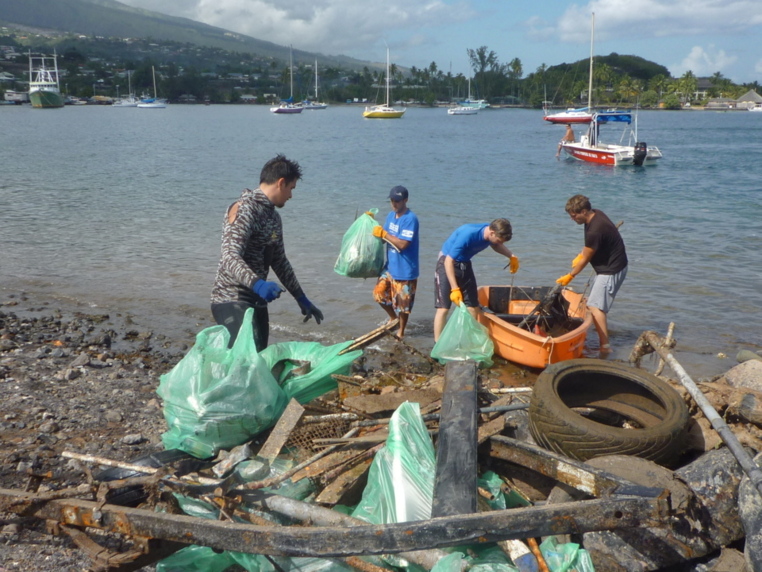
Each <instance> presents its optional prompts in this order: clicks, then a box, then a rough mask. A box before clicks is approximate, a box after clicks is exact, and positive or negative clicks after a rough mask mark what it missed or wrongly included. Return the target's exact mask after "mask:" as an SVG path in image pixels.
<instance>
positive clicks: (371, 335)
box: [338, 318, 400, 355]
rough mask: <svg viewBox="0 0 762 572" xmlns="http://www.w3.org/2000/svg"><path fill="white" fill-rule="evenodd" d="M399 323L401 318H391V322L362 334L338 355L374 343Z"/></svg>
mask: <svg viewBox="0 0 762 572" xmlns="http://www.w3.org/2000/svg"><path fill="white" fill-rule="evenodd" d="M399 323H400V319H399V318H395V319H394V320H391V321H390V322H387V323H385V324H384V325H383V326H379V327H378V328H376V329H375V330H372V331H370V332H368V333H367V334H364V335H362V336H360V337H359V338H356V339H355V340H354V342H353V343H352V344H351V345H349V346H347V347H345V348H344V349H343V350H341V351H340V352H339V353H338V355H343V354H346V353H349V352H351V351H354V350H359V349H361V348H364V347H365V346H367V345H368V344H372V343H373V342H375V341H376V340H377V339H379V338H380V337H382V336H384V335H386V332H388V331H389V330H392V329H394V328H396V327H397V326H399Z"/></svg>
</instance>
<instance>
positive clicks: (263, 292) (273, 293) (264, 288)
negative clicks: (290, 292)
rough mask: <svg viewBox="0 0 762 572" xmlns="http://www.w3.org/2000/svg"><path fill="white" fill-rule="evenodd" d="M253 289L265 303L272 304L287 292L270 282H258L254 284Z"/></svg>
mask: <svg viewBox="0 0 762 572" xmlns="http://www.w3.org/2000/svg"><path fill="white" fill-rule="evenodd" d="M251 289H252V290H254V293H255V294H256V295H257V296H259V297H260V298H262V299H263V300H264V301H265V302H272V301H273V300H275V299H276V298H278V297H279V296H280V293H281V292H285V290H284V289H283V288H281V287H280V286H278V285H277V284H276V283H275V282H268V281H267V280H257V281H256V282H254V286H252V287H251Z"/></svg>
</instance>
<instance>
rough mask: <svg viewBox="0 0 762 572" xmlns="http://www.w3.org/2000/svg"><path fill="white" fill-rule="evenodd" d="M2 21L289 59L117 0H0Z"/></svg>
mask: <svg viewBox="0 0 762 572" xmlns="http://www.w3.org/2000/svg"><path fill="white" fill-rule="evenodd" d="M0 21H2V22H4V23H6V24H7V25H11V26H12V25H18V26H26V27H31V28H37V29H44V30H51V31H55V32H59V33H78V34H83V35H92V36H108V37H119V38H145V39H149V38H151V39H156V40H167V41H175V42H183V43H190V44H195V45H201V46H208V47H212V48H220V49H224V50H228V51H232V52H252V53H255V54H257V55H260V56H263V57H269V58H273V59H279V60H288V58H289V47H288V46H280V45H278V44H275V43H273V42H268V41H265V40H259V39H257V38H253V37H251V36H246V35H244V34H239V33H237V32H232V31H230V30H225V29H224V28H218V27H215V26H210V25H208V24H203V23H201V22H196V21H195V20H190V19H188V18H180V17H177V16H168V15H165V14H161V13H159V12H153V11H151V10H145V9H142V8H133V7H132V6H127V5H126V4H122V3H121V2H118V1H116V0H0ZM293 54H294V60H295V62H296V63H298V62H300V61H302V62H304V63H312V62H314V61H315V59H317V60H318V62H319V63H321V64H322V65H340V66H343V67H348V68H351V69H362V68H363V67H364V66H368V67H371V68H378V67H382V66H383V65H384V64H382V63H379V62H366V61H362V60H356V59H353V58H350V57H348V56H342V55H339V56H334V55H326V54H315V53H312V52H306V51H303V50H294V52H293Z"/></svg>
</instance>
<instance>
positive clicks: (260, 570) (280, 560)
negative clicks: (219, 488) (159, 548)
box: [156, 479, 353, 572]
mask: <svg viewBox="0 0 762 572" xmlns="http://www.w3.org/2000/svg"><path fill="white" fill-rule="evenodd" d="M302 480H308V479H302ZM276 494H277V493H276ZM174 497H175V499H177V502H178V504H179V506H180V508H181V509H182V511H183V512H184V513H185V514H187V515H189V516H195V517H197V518H206V519H211V520H218V519H219V515H220V511H219V507H217V506H215V505H213V504H211V503H207V502H205V501H201V500H198V499H194V498H190V497H186V496H183V495H179V494H176V493H175V494H174ZM243 508H244V509H245V510H250V509H249V507H247V506H246V505H243ZM273 520H274V521H275V522H276V523H277V522H278V520H277V518H273ZM233 521H234V522H238V523H243V522H246V521H245V520H244V519H242V518H240V517H238V516H233ZM282 524H283V523H282ZM194 558H197V559H198V561H197V560H195V559H194ZM234 564H237V565H238V566H240V567H241V568H243V569H245V570H247V571H248V572H329V571H330V572H352V571H353V569H352V568H350V567H349V566H348V565H346V564H344V563H343V562H341V561H338V560H334V559H330V558H297V557H294V558H291V557H288V556H270V557H268V556H264V555H262V554H249V553H246V552H234V551H228V550H225V551H222V552H220V553H214V552H213V551H212V549H211V548H207V547H202V546H195V545H192V546H189V547H187V548H183V549H182V550H180V551H179V552H176V553H175V554H173V555H172V556H170V557H168V558H165V559H164V560H162V561H160V562H159V563H158V564H157V565H156V570H157V572H181V571H182V572H185V571H193V572H222V571H223V570H227V568H229V567H230V566H232V565H234ZM183 566H187V567H186V568H183Z"/></svg>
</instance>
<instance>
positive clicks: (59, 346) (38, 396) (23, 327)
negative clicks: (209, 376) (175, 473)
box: [0, 297, 187, 571]
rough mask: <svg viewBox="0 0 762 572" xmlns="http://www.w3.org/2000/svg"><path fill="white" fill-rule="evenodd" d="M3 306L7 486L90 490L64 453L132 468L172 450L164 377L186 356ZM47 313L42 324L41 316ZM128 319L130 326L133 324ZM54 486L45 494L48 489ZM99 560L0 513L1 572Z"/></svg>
mask: <svg viewBox="0 0 762 572" xmlns="http://www.w3.org/2000/svg"><path fill="white" fill-rule="evenodd" d="M19 301H21V302H22V304H23V297H21V300H19V299H12V300H11V301H9V302H6V303H5V304H3V305H2V306H0V394H2V395H3V400H2V407H1V408H0V435H1V436H2V437H1V438H0V487H3V488H14V489H22V490H23V489H24V488H25V487H26V485H27V482H28V481H29V479H30V476H31V475H48V474H49V475H50V478H46V479H45V481H44V483H51V486H55V487H56V488H67V487H74V486H77V485H80V484H82V483H83V482H85V480H84V476H85V470H86V468H85V467H83V466H82V465H81V464H80V463H79V462H77V461H74V460H68V459H65V458H63V457H61V456H60V453H61V452H62V451H64V450H71V451H76V452H80V453H86V454H91V455H97V456H103V457H107V458H112V459H119V460H129V459H133V458H135V457H138V456H141V455H146V454H149V453H153V452H155V451H160V450H163V446H162V443H161V433H162V432H164V431H165V430H166V424H165V422H164V418H163V416H162V410H161V405H160V403H159V400H158V398H157V396H156V387H157V386H158V378H159V375H161V374H162V373H164V372H166V371H169V370H170V369H171V368H172V367H173V366H174V364H175V363H177V362H178V361H179V360H180V359H181V358H182V356H183V354H184V350H185V349H187V345H183V344H181V345H180V346H179V347H178V348H175V349H166V348H164V347H163V346H168V347H169V346H171V344H170V343H169V342H168V340H166V339H164V338H163V337H162V336H161V335H160V334H155V333H153V332H139V331H137V330H133V329H130V328H129V324H125V323H123V322H125V320H122V319H121V318H120V317H114V319H112V317H111V316H109V315H106V314H95V315H86V314H81V313H74V314H71V315H65V314H63V313H62V312H61V311H59V310H51V309H49V308H46V307H42V308H37V309H35V308H24V312H23V313H24V314H25V315H24V316H23V317H20V316H18V315H16V314H15V313H14V312H13V311H12V310H13V309H15V308H16V307H17V306H18V303H19ZM34 314H39V316H34ZM128 321H129V320H127V322H128ZM46 486H47V485H46V484H43V485H42V487H41V488H40V490H41V491H44V490H46ZM89 565H90V560H89V558H87V556H86V555H85V554H84V553H83V552H82V551H81V550H79V549H78V548H76V547H75V546H74V544H73V543H72V542H71V540H69V539H68V537H65V536H51V535H49V534H47V533H45V530H44V522H41V521H36V522H35V520H34V519H23V518H19V517H16V516H13V515H8V514H0V570H3V571H5V570H39V571H47V570H50V571H54V570H55V571H59V570H66V571H69V570H71V571H74V570H77V571H81V570H86V569H87V568H88V566H89Z"/></svg>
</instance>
